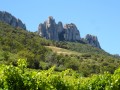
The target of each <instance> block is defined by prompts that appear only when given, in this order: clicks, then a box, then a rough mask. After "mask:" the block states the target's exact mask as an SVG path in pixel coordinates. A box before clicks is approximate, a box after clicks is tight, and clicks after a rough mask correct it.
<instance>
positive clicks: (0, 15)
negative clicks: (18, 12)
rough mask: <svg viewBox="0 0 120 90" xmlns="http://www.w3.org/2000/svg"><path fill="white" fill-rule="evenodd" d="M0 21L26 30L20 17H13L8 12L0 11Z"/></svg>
mask: <svg viewBox="0 0 120 90" xmlns="http://www.w3.org/2000/svg"><path fill="white" fill-rule="evenodd" d="M0 21H2V22H5V23H7V24H9V25H11V26H13V27H19V28H22V29H25V30H26V26H25V24H23V23H22V21H21V20H20V19H17V18H15V17H14V16H12V15H11V14H10V13H8V12H4V11H0Z"/></svg>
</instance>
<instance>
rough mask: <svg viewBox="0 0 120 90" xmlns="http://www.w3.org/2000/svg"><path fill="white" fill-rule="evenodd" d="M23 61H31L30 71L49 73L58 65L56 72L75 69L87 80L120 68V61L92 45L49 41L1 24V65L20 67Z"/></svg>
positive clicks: (34, 34)
mask: <svg viewBox="0 0 120 90" xmlns="http://www.w3.org/2000/svg"><path fill="white" fill-rule="evenodd" d="M48 47H49V48H48ZM52 50H53V51H52ZM55 50H56V51H55ZM60 51H61V53H59V54H57V53H58V52H60ZM56 52H57V53H56ZM65 53H67V54H65ZM69 53H70V54H69ZM19 58H24V59H26V60H27V63H28V65H27V67H28V68H34V69H45V70H46V69H49V68H50V67H52V66H54V65H55V66H56V68H55V70H56V71H63V70H66V69H67V68H71V69H73V70H75V71H77V72H78V73H81V74H83V75H84V76H89V75H90V74H95V73H96V74H98V73H103V72H104V71H109V72H110V73H113V72H114V70H115V69H116V68H118V67H119V65H120V58H118V57H114V56H112V55H110V54H108V53H106V52H105V51H104V50H102V49H98V48H95V47H93V46H91V45H88V44H82V43H77V42H66V41H60V42H58V41H52V40H46V39H44V38H42V37H40V36H39V35H37V34H36V33H33V32H29V31H27V30H23V29H21V28H15V27H12V26H10V25H8V24H5V23H3V22H0V63H1V64H3V63H4V64H10V63H12V64H13V65H15V66H16V65H17V63H16V62H17V60H18V59H19Z"/></svg>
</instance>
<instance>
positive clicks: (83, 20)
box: [0, 0, 120, 54]
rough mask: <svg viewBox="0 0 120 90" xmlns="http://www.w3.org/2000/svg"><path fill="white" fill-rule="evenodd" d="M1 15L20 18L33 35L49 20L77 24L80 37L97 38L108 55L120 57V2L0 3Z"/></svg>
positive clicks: (6, 0) (25, 0) (24, 0)
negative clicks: (4, 12)
mask: <svg viewBox="0 0 120 90" xmlns="http://www.w3.org/2000/svg"><path fill="white" fill-rule="evenodd" d="M0 11H7V12H10V13H11V14H12V15H14V16H15V17H17V18H20V19H21V20H22V21H23V22H24V23H25V24H26V26H27V29H28V30H30V31H37V28H38V25H39V23H42V22H44V21H45V20H46V19H47V18H48V16H53V17H54V18H55V20H56V22H58V21H62V22H63V24H66V23H75V24H76V26H77V28H78V29H79V31H80V34H81V37H84V36H85V35H86V34H92V35H96V36H97V37H98V39H99V42H100V44H101V47H102V48H103V49H104V50H105V51H107V52H109V53H111V54H120V40H119V39H120V0H1V1H0Z"/></svg>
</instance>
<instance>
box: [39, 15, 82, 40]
mask: <svg viewBox="0 0 120 90" xmlns="http://www.w3.org/2000/svg"><path fill="white" fill-rule="evenodd" d="M38 34H39V35H40V36H42V37H44V38H46V39H51V40H55V41H64V40H65V41H78V40H80V33H79V30H78V29H77V27H76V26H75V24H73V23H71V24H66V25H64V27H63V24H62V22H58V24H56V22H55V20H54V19H53V17H49V18H48V20H47V21H45V22H44V24H39V27H38Z"/></svg>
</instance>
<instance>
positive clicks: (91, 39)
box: [84, 34, 101, 49]
mask: <svg viewBox="0 0 120 90" xmlns="http://www.w3.org/2000/svg"><path fill="white" fill-rule="evenodd" d="M84 39H85V42H86V43H88V44H90V45H92V46H94V47H97V48H100V49H101V47H100V44H99V41H98V38H97V37H96V36H93V35H90V34H87V35H86V37H85V38H84Z"/></svg>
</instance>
